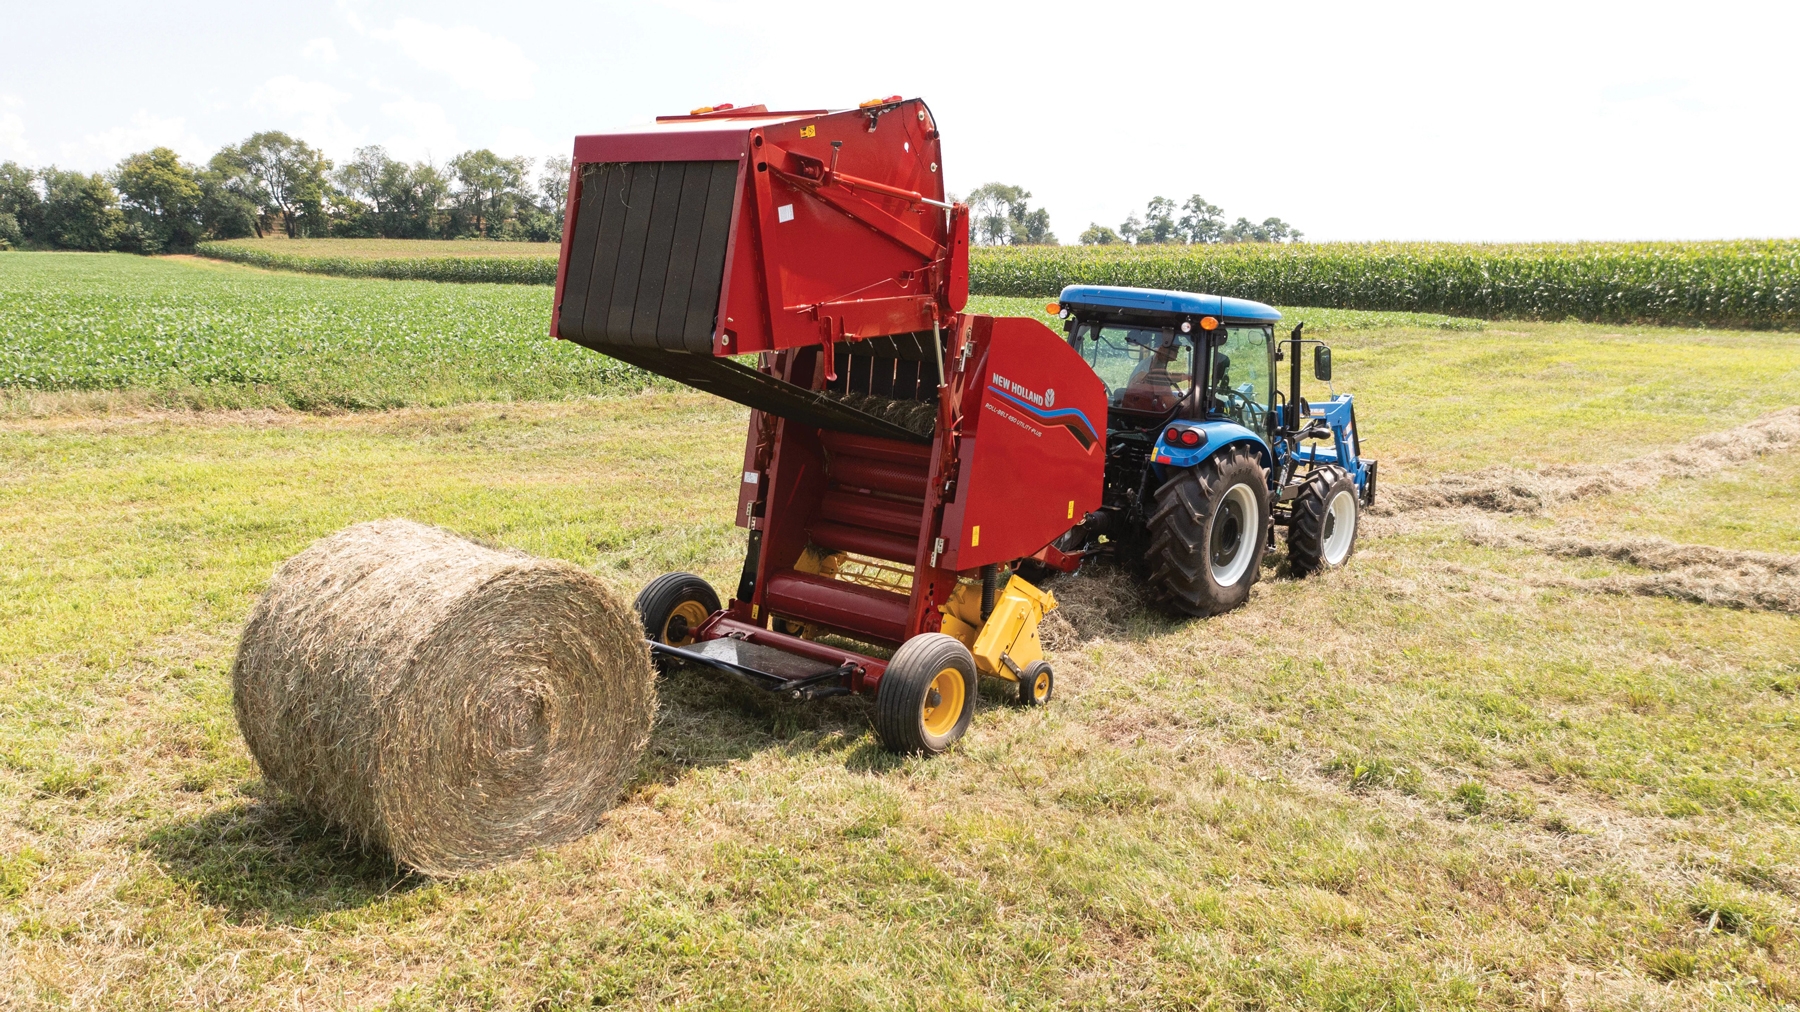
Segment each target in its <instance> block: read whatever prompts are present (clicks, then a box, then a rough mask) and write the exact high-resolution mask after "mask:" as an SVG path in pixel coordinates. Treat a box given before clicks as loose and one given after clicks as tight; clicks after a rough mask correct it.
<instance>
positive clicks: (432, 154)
mask: <svg viewBox="0 0 1800 1012" xmlns="http://www.w3.org/2000/svg"><path fill="white" fill-rule="evenodd" d="M381 111H382V113H383V114H385V115H386V116H388V117H389V118H391V119H396V120H399V121H400V122H401V124H403V129H404V132H403V133H401V134H399V135H397V136H393V137H390V138H388V140H387V141H386V143H385V145H384V146H385V147H386V148H387V149H388V154H390V155H393V156H394V157H395V158H399V159H401V160H403V161H409V162H416V161H421V160H424V161H439V162H441V161H443V160H444V159H446V158H449V157H450V156H451V155H454V154H456V153H457V152H458V151H460V150H462V149H461V146H460V145H459V144H458V141H457V136H456V127H455V126H453V125H451V123H450V117H449V115H447V114H446V113H445V112H444V107H443V106H441V105H438V104H437V103H435V102H421V101H419V100H418V99H416V98H413V97H411V96H410V95H407V96H402V97H400V98H397V99H395V100H394V101H392V102H384V103H382V106H381Z"/></svg>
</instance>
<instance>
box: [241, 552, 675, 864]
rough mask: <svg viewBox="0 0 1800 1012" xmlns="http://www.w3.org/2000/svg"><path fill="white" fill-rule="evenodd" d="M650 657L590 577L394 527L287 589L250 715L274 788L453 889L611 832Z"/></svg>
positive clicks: (276, 605) (245, 725)
mask: <svg viewBox="0 0 1800 1012" xmlns="http://www.w3.org/2000/svg"><path fill="white" fill-rule="evenodd" d="M643 640H644V634H643V630H642V628H641V627H640V626H639V624H638V621H637V618H636V616H635V615H634V614H633V612H632V610H631V607H630V605H629V604H627V603H625V602H624V601H622V600H620V599H619V598H618V597H617V596H616V595H614V594H613V593H612V592H611V591H610V590H608V589H607V587H606V585H605V584H603V583H601V582H600V581H599V580H598V579H597V578H595V577H594V576H593V575H591V574H589V573H587V572H585V571H583V570H581V569H578V568H576V567H575V566H572V565H569V564H567V563H563V562H555V561H551V560H548V559H538V558H533V557H532V556H529V555H526V554H524V553H521V552H514V551H498V550H495V549H492V548H488V547H485V546H483V545H479V544H476V543H474V542H472V541H469V540H467V539H465V538H461V537H458V536H457V535H455V534H452V533H450V532H449V531H446V530H443V529H441V528H437V527H429V526H426V525H424V524H419V523H414V522H412V521H409V520H380V521H376V522H373V523H364V524H357V525H356V526H354V527H349V528H346V529H344V530H342V531H339V532H338V533H336V534H333V535H331V536H330V537H327V538H324V539H322V540H320V541H318V542H316V543H314V544H313V545H312V547H310V548H308V549H306V550H305V551H304V552H301V553H300V554H299V555H296V556H294V557H293V558H292V559H289V560H288V561H287V562H286V563H285V564H284V565H282V567H281V568H280V569H279V570H278V571H277V572H276V573H275V578H274V580H273V581H272V582H271V583H270V584H269V589H268V590H267V591H266V592H264V594H263V595H262V598H261V599H260V600H259V601H258V602H257V604H256V607H255V608H254V609H253V610H252V611H251V613H250V621H249V624H248V625H246V626H245V628H244V637H243V641H242V642H241V643H240V644H239V646H238V654H237V661H236V663H235V664H233V666H232V669H231V686H232V693H233V706H234V708H235V709H236V711H237V720H238V727H239V728H241V729H242V730H243V734H244V740H245V741H246V742H247V743H248V744H249V746H250V752H251V754H252V755H254V756H255V757H256V762H257V765H259V766H260V767H262V771H263V775H264V776H265V777H266V778H267V779H268V780H269V781H270V782H271V783H273V784H275V785H277V786H279V787H281V788H283V789H285V790H287V791H289V792H291V793H292V794H293V795H294V796H295V798H297V799H298V800H299V802H300V803H301V804H302V805H304V806H305V807H306V808H308V809H310V810H312V811H314V812H316V813H318V814H319V815H320V816H322V817H324V818H325V819H327V820H329V821H331V822H333V823H335V824H337V825H339V826H342V827H344V828H346V829H348V830H350V831H351V832H352V833H354V834H356V835H358V836H360V837H361V838H362V840H363V841H364V842H365V843H366V844H375V845H379V846H381V847H384V848H386V849H387V851H388V852H389V853H390V854H392V855H393V856H394V857H395V858H396V859H398V860H399V861H402V862H404V863H406V864H408V865H411V866H412V867H414V868H417V869H419V870H420V871H424V872H427V873H430V874H434V875H450V874H455V873H457V872H461V871H467V870H471V869H474V868H479V867H483V866H485V865H489V864H493V863H495V862H497V861H500V860H504V859H506V858H509V857H514V856H517V855H519V854H521V853H523V852H525V851H527V850H529V849H531V848H532V847H537V846H548V845H550V844H554V843H558V842H561V841H564V840H569V839H573V838H575V837H578V836H581V835H582V834H584V833H587V832H589V831H590V830H592V829H593V828H594V826H595V824H596V823H597V822H598V821H599V819H600V816H601V814H602V813H604V812H605V811H606V810H607V809H608V808H609V807H611V805H612V804H613V802H614V801H615V800H616V799H617V797H618V794H619V791H620V789H621V788H622V787H623V785H624V784H625V782H626V780H627V779H628V778H629V777H630V776H631V774H632V771H633V769H634V768H635V766H636V762H637V758H638V755H639V754H640V753H641V752H642V751H643V748H644V746H645V744H646V743H647V742H648V741H649V736H650V724H651V718H652V715H653V712H654V710H655V706H656V702H655V692H656V690H655V676H654V675H653V674H652V672H651V668H650V655H649V652H648V651H647V650H646V649H645V647H644V642H643Z"/></svg>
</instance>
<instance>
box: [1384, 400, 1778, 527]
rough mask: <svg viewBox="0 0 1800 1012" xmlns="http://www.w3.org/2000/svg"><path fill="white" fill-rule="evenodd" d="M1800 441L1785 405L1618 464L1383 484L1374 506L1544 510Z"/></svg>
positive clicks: (1710, 469)
mask: <svg viewBox="0 0 1800 1012" xmlns="http://www.w3.org/2000/svg"><path fill="white" fill-rule="evenodd" d="M1795 446H1800V407H1791V408H1783V409H1782V410H1780V411H1776V412H1774V413H1772V414H1768V415H1764V416H1763V417H1761V418H1759V419H1757V420H1756V421H1753V422H1750V423H1748V424H1746V425H1740V426H1738V427H1737V428H1734V429H1727V430H1725V431H1724V432H1714V433H1710V434H1708V435H1704V436H1700V437H1698V438H1695V439H1691V440H1689V441H1687V442H1686V443H1683V444H1681V445H1680V446H1676V447H1672V448H1670V449H1667V450H1660V451H1658V452H1656V453H1651V454H1646V455H1644V456H1642V457H1637V458H1634V459H1632V460H1628V461H1625V462H1623V463H1619V464H1605V465H1591V464H1569V465H1561V466H1556V467H1544V468H1536V469H1526V468H1516V467H1505V466H1498V467H1488V468H1483V469H1481V470H1479V471H1472V472H1470V473H1468V474H1458V475H1450V476H1449V477H1446V478H1441V479H1439V480H1437V481H1433V482H1429V483H1426V484H1423V485H1396V486H1387V487H1383V488H1382V490H1381V495H1380V497H1378V498H1377V500H1376V503H1375V505H1374V507H1373V508H1372V509H1371V510H1370V512H1371V513H1372V514H1374V515H1376V516H1393V515H1396V514H1400V513H1409V512H1418V511H1423V510H1468V509H1474V510H1480V511H1483V512H1489V513H1542V512H1543V511H1545V510H1547V509H1549V508H1550V507H1552V506H1556V505H1559V504H1561V503H1565V502H1571V501H1573V500H1576V499H1582V498H1586V497H1587V496H1590V495H1605V494H1607V493H1612V492H1624V491H1630V490H1632V489H1639V488H1645V487H1648V486H1650V485H1654V484H1656V483H1657V482H1660V481H1663V480H1666V479H1669V478H1677V477H1696V476H1703V475H1708V474H1713V473H1715V472H1717V471H1721V470H1723V469H1725V468H1727V467H1731V466H1733V465H1736V464H1741V463H1743V462H1745V461H1747V460H1750V459H1752V458H1754V457H1758V456H1761V455H1763V454H1766V453H1772V452H1776V451H1780V450H1786V449H1789V448H1791V447H1795Z"/></svg>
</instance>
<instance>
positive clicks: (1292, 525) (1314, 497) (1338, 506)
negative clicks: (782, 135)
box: [1287, 464, 1362, 576]
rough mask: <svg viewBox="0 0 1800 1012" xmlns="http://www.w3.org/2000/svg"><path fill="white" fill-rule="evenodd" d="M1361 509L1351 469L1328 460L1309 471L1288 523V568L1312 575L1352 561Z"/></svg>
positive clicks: (1297, 573) (1299, 573) (1299, 574)
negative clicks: (1351, 556)
mask: <svg viewBox="0 0 1800 1012" xmlns="http://www.w3.org/2000/svg"><path fill="white" fill-rule="evenodd" d="M1360 510H1361V504H1360V503H1359V502H1358V501H1357V495H1356V479H1354V478H1352V477H1350V472H1348V471H1346V470H1344V469H1343V468H1341V467H1338V466H1337V465H1335V464H1328V465H1326V466H1324V467H1321V468H1319V469H1318V470H1316V471H1314V472H1313V473H1312V474H1311V475H1309V476H1308V477H1307V479H1306V484H1304V485H1302V486H1301V488H1300V494H1299V495H1298V496H1296V497H1295V498H1294V517H1293V520H1292V521H1290V522H1289V524H1288V535H1287V543H1288V571H1289V572H1291V573H1292V574H1293V575H1295V576H1310V575H1311V574H1313V573H1317V572H1319V571H1320V570H1325V569H1336V568H1338V567H1339V566H1342V565H1343V564H1344V563H1345V562H1348V561H1349V560H1350V554H1351V553H1352V552H1354V551H1356V528H1357V527H1358V522H1359V521H1360V520H1361V519H1362V517H1361V515H1360Z"/></svg>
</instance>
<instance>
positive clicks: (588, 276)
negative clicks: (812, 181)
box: [558, 161, 738, 354]
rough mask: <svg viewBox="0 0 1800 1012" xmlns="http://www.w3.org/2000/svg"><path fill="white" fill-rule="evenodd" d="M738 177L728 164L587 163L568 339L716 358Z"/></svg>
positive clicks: (568, 294) (570, 275)
mask: <svg viewBox="0 0 1800 1012" xmlns="http://www.w3.org/2000/svg"><path fill="white" fill-rule="evenodd" d="M737 172H738V163H737V162H727V161H721V162H614V163H605V164H593V165H585V166H583V167H582V170H581V201H580V204H579V205H578V210H577V212H576V214H577V217H576V220H575V231H574V234H573V235H572V236H571V237H570V244H569V265H568V270H567V274H566V276H565V278H564V280H563V302H562V307H561V309H560V311H559V312H560V319H559V320H558V329H559V331H560V332H561V333H562V335H563V336H564V337H567V338H570V339H572V340H576V341H580V342H581V343H583V344H586V345H588V346H590V347H594V348H599V349H602V350H604V349H605V348H607V347H608V346H611V347H624V348H657V349H663V350H667V351H689V352H694V353H697V354H711V352H712V333H713V321H714V318H715V317H716V316H717V314H718V311H719V286H720V285H721V283H722V282H723V281H724V278H725V252H726V245H727V243H728V242H729V240H730V238H731V208H732V201H733V200H734V199H735V197H736V194H737Z"/></svg>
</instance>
